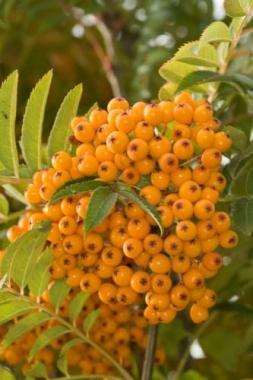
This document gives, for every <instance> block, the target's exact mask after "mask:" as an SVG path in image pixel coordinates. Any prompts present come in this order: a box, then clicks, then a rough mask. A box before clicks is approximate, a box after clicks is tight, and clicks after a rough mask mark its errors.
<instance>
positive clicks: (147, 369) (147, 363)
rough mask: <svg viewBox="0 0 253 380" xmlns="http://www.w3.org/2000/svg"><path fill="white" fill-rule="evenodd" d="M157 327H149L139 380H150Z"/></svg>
mask: <svg viewBox="0 0 253 380" xmlns="http://www.w3.org/2000/svg"><path fill="white" fill-rule="evenodd" d="M158 327H159V325H150V326H149V334H148V343H147V348H146V351H145V357H144V362H143V367H142V376H141V380H152V373H153V365H154V355H155V349H156V343H157V335H158Z"/></svg>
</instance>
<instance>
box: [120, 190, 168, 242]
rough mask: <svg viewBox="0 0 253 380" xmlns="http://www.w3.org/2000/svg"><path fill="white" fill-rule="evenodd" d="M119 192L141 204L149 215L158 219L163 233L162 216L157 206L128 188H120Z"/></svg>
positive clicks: (157, 221)
mask: <svg viewBox="0 0 253 380" xmlns="http://www.w3.org/2000/svg"><path fill="white" fill-rule="evenodd" d="M118 194H119V195H121V196H122V197H124V198H126V199H130V200H131V201H133V202H135V203H137V204H138V205H139V206H141V207H142V208H143V210H145V211H146V212H147V213H148V214H149V215H151V216H152V218H153V219H154V220H155V221H156V223H157V225H158V227H159V229H160V234H161V235H162V234H163V226H162V221H161V217H160V215H159V212H158V211H157V209H156V207H155V206H153V205H151V204H150V203H148V202H147V201H146V200H145V199H144V198H142V197H140V196H139V195H137V194H135V193H133V192H132V191H127V190H118Z"/></svg>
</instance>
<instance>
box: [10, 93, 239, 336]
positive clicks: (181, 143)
mask: <svg viewBox="0 0 253 380" xmlns="http://www.w3.org/2000/svg"><path fill="white" fill-rule="evenodd" d="M71 128H72V130H73V136H70V141H71V142H72V143H73V146H74V147H75V153H74V155H72V156H71V155H70V154H69V153H68V152H65V151H60V152H57V153H56V154H55V155H54V156H53V157H52V167H51V168H48V169H44V170H41V171H38V172H36V173H35V174H34V176H33V183H32V184H30V185H29V186H28V187H27V189H26V192H25V197H26V199H27V201H28V202H30V203H31V204H32V205H35V206H37V209H36V210H35V209H34V210H30V211H28V212H27V214H26V215H25V217H23V218H22V219H20V221H19V222H18V224H17V225H15V226H12V227H11V228H10V229H9V230H8V232H7V236H8V238H9V240H10V241H13V240H14V239H15V238H16V237H17V236H19V235H21V234H22V233H23V232H25V231H27V230H29V229H31V228H33V227H34V225H35V224H36V223H38V222H39V221H40V220H42V219H45V218H48V219H50V220H51V221H52V229H51V232H50V234H49V236H48V243H49V244H51V245H52V247H53V256H54V260H53V261H52V262H51V264H50V266H49V271H50V273H51V278H52V280H53V281H55V280H57V279H60V278H65V279H66V282H67V283H68V284H69V285H70V286H71V287H72V288H74V290H75V291H79V290H80V291H84V292H87V293H90V294H92V295H93V296H96V297H97V298H98V300H99V301H100V303H101V304H102V305H107V306H108V308H109V309H110V310H115V308H116V309H117V308H119V310H120V309H121V308H122V309H123V310H126V308H127V309H129V310H132V311H131V312H132V313H134V312H135V311H136V308H137V309H138V310H143V315H144V317H145V319H146V321H147V322H148V323H149V324H157V323H169V322H171V321H172V320H173V319H174V318H175V317H176V315H177V313H178V312H179V311H181V310H183V309H185V308H189V314H190V318H191V320H192V321H193V322H195V323H201V322H203V321H205V320H206V319H207V318H208V315H209V311H208V310H209V308H210V307H212V306H213V305H214V304H215V303H216V299H217V296H216V294H215V292H214V291H213V290H212V289H209V288H207V287H206V286H205V279H208V278H211V277H213V276H214V275H216V273H217V272H218V270H219V269H220V268H221V267H222V265H223V257H222V255H221V254H220V253H219V252H218V248H219V247H222V248H225V249H229V248H233V247H235V246H236V244H237V242H238V236H237V234H236V232H234V231H233V230H232V229H231V219H230V217H229V215H228V214H227V213H226V212H224V211H217V210H216V207H215V205H216V203H217V202H218V200H219V194H220V193H221V192H222V191H223V190H224V188H225V186H226V178H225V177H224V175H223V174H222V173H221V172H220V170H221V165H222V156H223V153H224V152H226V151H227V150H229V149H230V148H231V145H232V142H231V139H230V137H229V135H228V134H227V133H225V132H224V131H222V130H220V123H219V121H218V120H217V119H216V118H215V117H214V115H213V110H212V107H211V105H210V103H209V102H208V101H207V100H205V99H200V100H194V99H193V97H192V95H191V94H190V93H189V92H182V93H180V94H178V95H176V96H175V98H174V100H173V101H169V100H168V101H160V102H159V103H157V104H153V103H150V104H147V103H145V102H137V103H135V104H134V105H133V106H132V107H130V105H129V103H128V101H127V100H126V99H124V98H113V99H111V100H110V101H109V103H108V105H107V109H101V108H96V109H93V110H92V111H91V112H90V113H89V115H88V116H87V117H86V116H77V117H75V118H74V119H73V120H72V123H71ZM83 177H84V178H85V177H93V178H94V179H95V180H96V179H100V180H102V181H106V182H108V183H109V184H111V186H112V187H113V189H114V190H115V191H117V186H125V188H126V189H127V188H131V191H134V192H135V193H136V194H137V195H139V196H140V197H142V198H144V199H145V200H146V202H148V203H149V204H150V205H152V207H154V208H155V209H156V210H157V211H158V213H159V214H160V218H161V224H162V226H163V228H164V233H163V235H162V236H161V235H160V232H159V228H158V226H157V223H156V221H155V220H154V218H153V217H152V215H151V214H149V213H147V212H146V211H145V210H144V209H143V208H142V207H141V206H140V205H139V204H138V203H135V202H134V201H130V200H129V199H127V198H124V197H121V199H120V201H117V203H116V204H115V206H114V207H113V208H112V209H111V210H110V212H109V214H108V215H107V216H106V217H105V218H104V219H103V220H102V221H101V222H100V223H99V224H98V225H97V226H95V227H94V228H93V229H92V230H91V231H90V232H89V233H88V234H87V235H86V236H84V233H83V231H84V229H83V225H84V223H85V218H86V212H87V208H88V207H89V201H90V198H91V195H92V192H87V193H84V194H73V195H69V196H68V197H66V198H63V199H61V200H59V201H57V202H55V203H53V204H52V203H50V200H51V199H52V196H53V194H54V193H55V191H56V190H57V189H59V188H60V187H61V186H63V185H64V184H66V183H67V182H68V181H70V180H73V179H78V178H83ZM102 203H103V200H101V204H102ZM127 323H129V320H128V321H126V324H127ZM98 331H99V330H98ZM98 334H99V333H98Z"/></svg>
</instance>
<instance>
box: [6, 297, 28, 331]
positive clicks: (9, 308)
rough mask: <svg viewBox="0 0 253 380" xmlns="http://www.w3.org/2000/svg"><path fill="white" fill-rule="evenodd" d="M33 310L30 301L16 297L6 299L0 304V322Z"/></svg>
mask: <svg viewBox="0 0 253 380" xmlns="http://www.w3.org/2000/svg"><path fill="white" fill-rule="evenodd" d="M33 310H34V307H33V306H32V305H31V303H29V302H27V301H24V300H20V299H19V298H18V297H15V298H12V299H9V300H7V301H6V302H4V303H3V301H2V303H1V304H0V324H1V325H2V324H4V323H6V322H8V321H11V320H13V319H14V318H16V317H19V316H21V315H24V314H27V313H29V312H31V311H33Z"/></svg>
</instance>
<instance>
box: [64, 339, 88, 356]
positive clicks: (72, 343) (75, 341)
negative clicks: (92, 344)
mask: <svg viewBox="0 0 253 380" xmlns="http://www.w3.org/2000/svg"><path fill="white" fill-rule="evenodd" d="M79 343H83V339H82V338H74V339H71V340H69V341H68V342H67V343H65V344H64V345H63V346H62V348H61V353H60V355H64V354H66V352H67V351H68V350H69V349H70V348H71V347H74V346H76V345H77V344H79Z"/></svg>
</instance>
